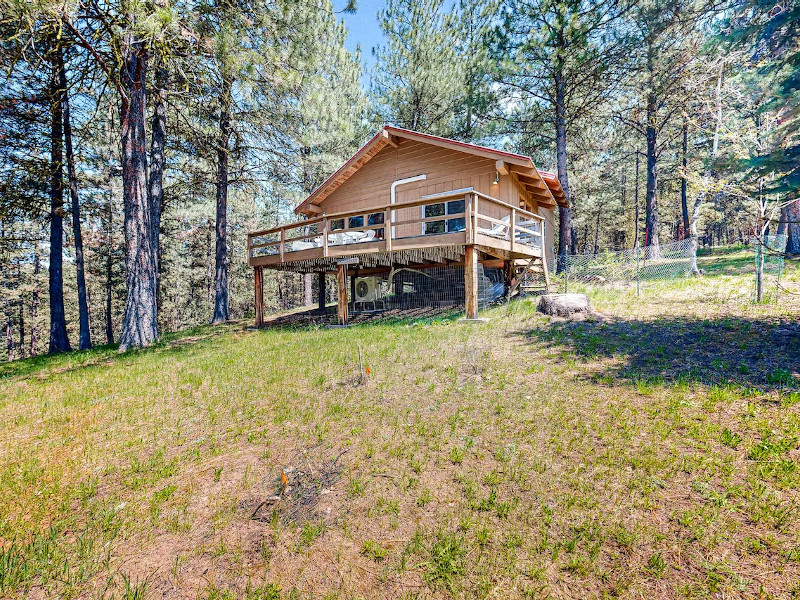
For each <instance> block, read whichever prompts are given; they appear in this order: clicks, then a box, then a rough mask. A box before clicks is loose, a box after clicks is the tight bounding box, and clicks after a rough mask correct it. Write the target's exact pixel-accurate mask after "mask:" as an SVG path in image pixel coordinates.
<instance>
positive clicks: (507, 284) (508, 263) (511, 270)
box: [503, 260, 516, 298]
mask: <svg viewBox="0 0 800 600" xmlns="http://www.w3.org/2000/svg"><path fill="white" fill-rule="evenodd" d="M514 263H515V261H513V260H504V261H503V295H504V296H505V297H506V298H508V293H509V291H510V290H511V286H512V285H514V277H515V276H516V272H515V271H516V265H515V264H514Z"/></svg>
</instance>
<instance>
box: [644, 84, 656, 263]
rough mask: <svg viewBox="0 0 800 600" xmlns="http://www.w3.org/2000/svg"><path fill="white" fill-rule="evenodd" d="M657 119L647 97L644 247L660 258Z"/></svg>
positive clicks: (652, 101) (650, 101) (651, 103)
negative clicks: (655, 125)
mask: <svg viewBox="0 0 800 600" xmlns="http://www.w3.org/2000/svg"><path fill="white" fill-rule="evenodd" d="M655 119H656V99H655V97H654V96H653V95H652V94H650V95H648V97H647V130H646V138H647V186H646V188H645V197H644V245H645V246H652V251H651V253H652V254H651V255H652V256H653V257H654V258H655V257H657V256H659V249H658V154H657V146H658V133H657V132H656V128H655V127H654V125H653V123H654V122H655Z"/></svg>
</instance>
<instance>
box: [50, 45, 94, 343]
mask: <svg viewBox="0 0 800 600" xmlns="http://www.w3.org/2000/svg"><path fill="white" fill-rule="evenodd" d="M58 60H59V85H60V86H61V89H62V90H63V92H62V96H61V98H62V103H63V108H62V113H63V118H64V146H65V150H66V153H67V156H66V158H67V180H68V181H69V195H70V203H71V206H72V235H73V237H74V239H75V271H76V275H77V286H78V321H79V323H80V337H79V342H78V348H80V349H81V350H89V349H91V347H92V336H91V330H90V329H89V301H88V299H87V297H86V274H85V269H84V259H83V235H82V234H81V205H80V198H79V197H78V178H77V176H76V175H75V155H74V153H73V151H72V122H71V119H70V114H69V92H68V91H67V73H66V70H65V68H64V60H63V55H62V54H61V53H60V52H59V59H58Z"/></svg>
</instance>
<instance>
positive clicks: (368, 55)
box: [333, 0, 385, 85]
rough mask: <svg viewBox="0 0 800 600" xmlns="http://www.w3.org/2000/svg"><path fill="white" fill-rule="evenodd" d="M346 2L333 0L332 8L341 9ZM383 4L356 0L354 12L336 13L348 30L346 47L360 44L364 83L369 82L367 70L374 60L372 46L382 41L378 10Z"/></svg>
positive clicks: (374, 0) (377, 1)
mask: <svg viewBox="0 0 800 600" xmlns="http://www.w3.org/2000/svg"><path fill="white" fill-rule="evenodd" d="M346 4H347V2H346V0H334V3H333V7H334V10H336V11H341V10H342V8H344V6H345V5H346ZM384 4H385V1H384V0H356V6H357V9H358V10H356V12H355V13H354V14H345V13H342V12H339V13H338V17H339V18H340V19H342V20H343V21H344V23H345V25H346V26H347V29H348V31H349V33H348V34H347V49H348V50H350V51H353V50H355V49H356V46H359V45H360V46H361V59H362V62H363V63H364V65H365V66H366V69H365V73H364V76H363V77H362V81H363V82H364V85H366V84H367V83H368V82H369V70H370V68H371V67H372V65H373V64H374V62H375V61H374V59H373V57H372V48H373V47H374V46H378V45H380V44H382V43H383V33H382V32H381V28H380V27H379V26H378V12H379V11H380V10H381V9H382V8H383V6H384Z"/></svg>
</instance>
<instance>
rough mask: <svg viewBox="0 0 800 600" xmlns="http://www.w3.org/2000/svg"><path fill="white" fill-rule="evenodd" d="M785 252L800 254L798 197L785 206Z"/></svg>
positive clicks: (799, 204) (799, 206)
mask: <svg viewBox="0 0 800 600" xmlns="http://www.w3.org/2000/svg"><path fill="white" fill-rule="evenodd" d="M785 214H786V252H787V253H788V254H800V199H799V200H795V201H794V202H792V203H791V204H788V205H787V206H786V211H785Z"/></svg>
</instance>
